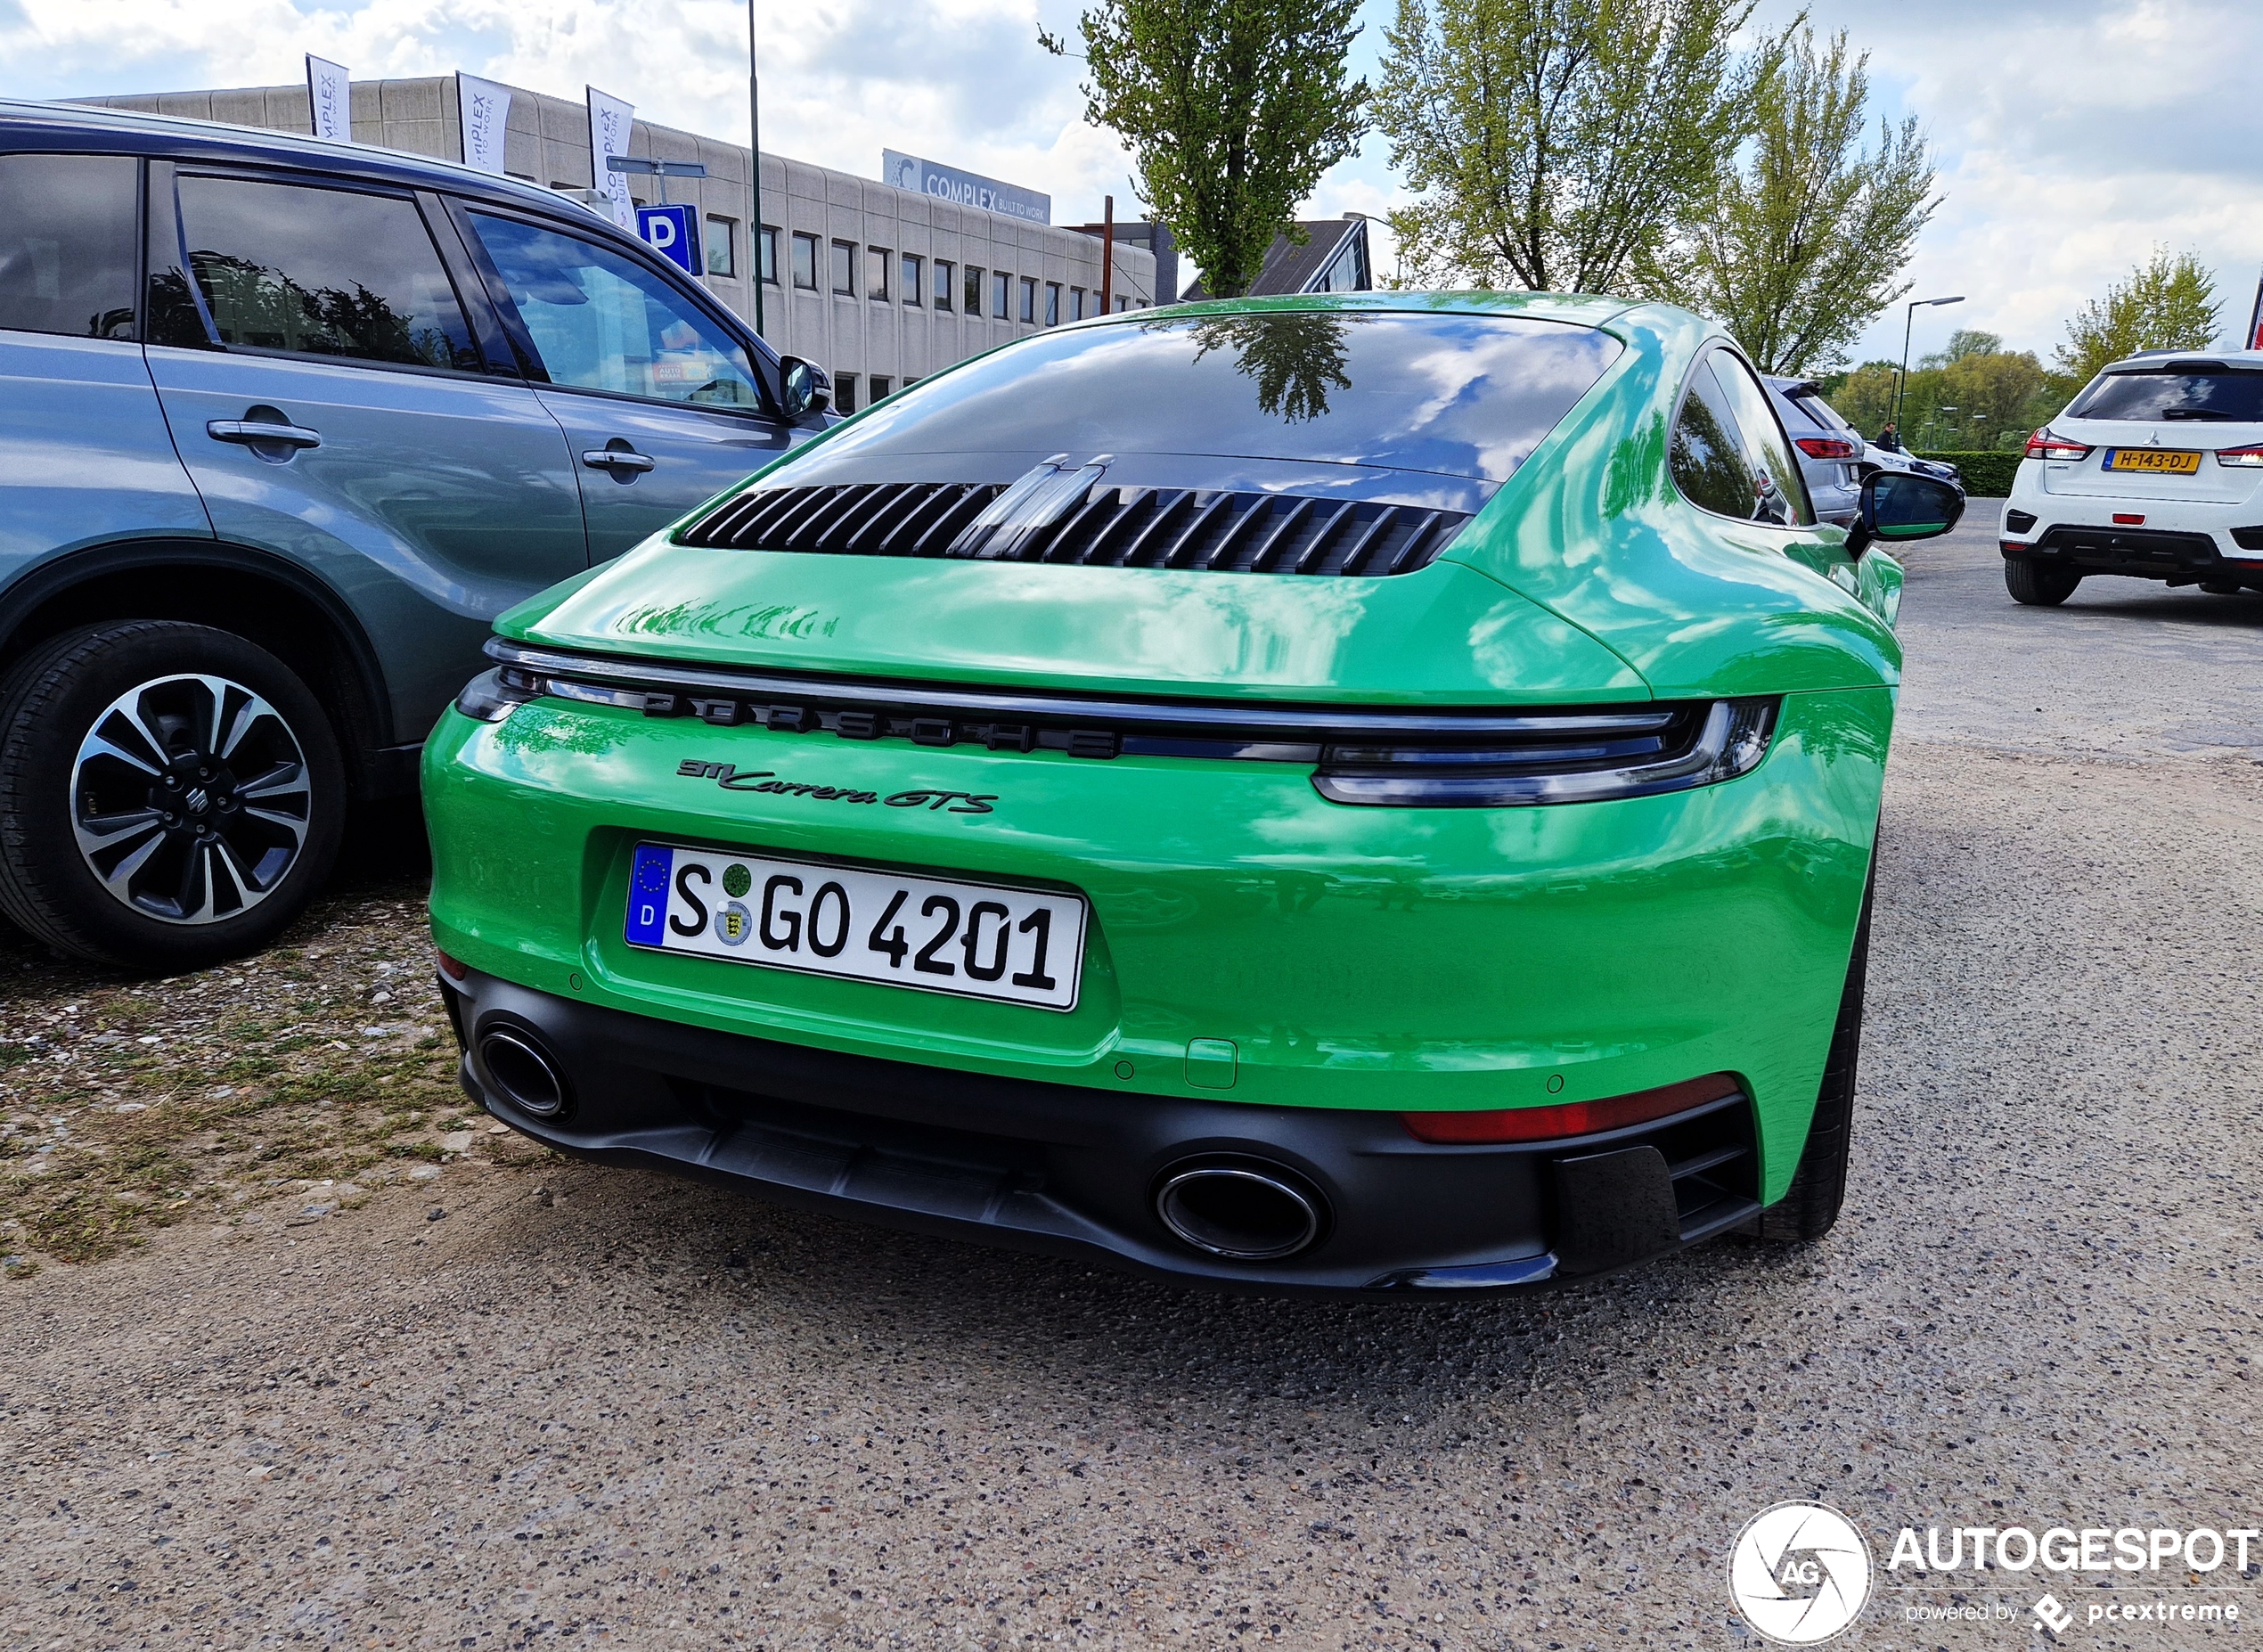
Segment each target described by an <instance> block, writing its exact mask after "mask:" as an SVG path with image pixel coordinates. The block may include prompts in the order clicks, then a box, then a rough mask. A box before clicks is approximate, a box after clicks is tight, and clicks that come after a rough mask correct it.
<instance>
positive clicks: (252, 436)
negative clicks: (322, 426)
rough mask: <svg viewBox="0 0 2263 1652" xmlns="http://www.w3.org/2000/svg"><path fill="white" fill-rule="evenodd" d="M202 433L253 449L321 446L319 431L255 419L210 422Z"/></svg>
mask: <svg viewBox="0 0 2263 1652" xmlns="http://www.w3.org/2000/svg"><path fill="white" fill-rule="evenodd" d="M204 433H205V434H206V435H207V436H208V437H210V438H212V439H213V440H214V441H216V442H236V443H239V444H241V446H246V447H256V446H260V445H261V444H263V443H267V442H273V443H274V445H275V446H278V447H320V446H322V445H323V438H322V432H321V431H319V430H310V429H307V428H306V426H305V425H303V424H268V423H266V421H263V420H258V419H213V420H208V421H206V423H205V427H204Z"/></svg>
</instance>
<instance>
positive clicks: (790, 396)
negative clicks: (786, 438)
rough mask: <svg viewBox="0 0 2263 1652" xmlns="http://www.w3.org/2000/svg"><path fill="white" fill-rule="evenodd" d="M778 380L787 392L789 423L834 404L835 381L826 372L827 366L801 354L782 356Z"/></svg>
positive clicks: (785, 393) (785, 394) (821, 411)
mask: <svg viewBox="0 0 2263 1652" xmlns="http://www.w3.org/2000/svg"><path fill="white" fill-rule="evenodd" d="M778 382H779V384H780V387H781V388H782V390H783V392H784V395H783V397H782V399H783V400H784V402H785V404H786V407H785V413H786V419H787V421H788V423H793V422H795V421H799V420H803V419H806V418H808V417H809V416H810V415H811V414H813V413H823V412H824V411H825V410H826V409H827V408H829V407H830V406H831V405H833V381H832V380H830V379H829V378H827V377H826V376H825V370H824V369H823V368H821V367H815V366H812V365H811V364H809V363H807V362H805V361H804V360H803V359H802V358H801V357H800V356H780V358H779V361H778Z"/></svg>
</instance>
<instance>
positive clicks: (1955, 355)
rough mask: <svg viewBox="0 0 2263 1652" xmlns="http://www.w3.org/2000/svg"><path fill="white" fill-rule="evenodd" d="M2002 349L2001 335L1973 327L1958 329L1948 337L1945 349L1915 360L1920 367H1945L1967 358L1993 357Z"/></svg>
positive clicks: (2002, 340) (2002, 337) (2002, 338)
mask: <svg viewBox="0 0 2263 1652" xmlns="http://www.w3.org/2000/svg"><path fill="white" fill-rule="evenodd" d="M2003 348H2004V336H2003V335H2002V334H2001V333H1995V332H1982V331H1980V330H1979V329H1978V328H1974V327H1959V328H1958V329H1957V331H1955V332H1952V333H1950V334H1949V335H1948V346H1947V347H1946V348H1942V349H1939V350H1935V351H1934V352H1933V353H1932V355H1930V356H1919V357H1918V358H1917V364H1918V365H1919V366H1920V367H1946V366H1948V364H1950V363H1951V362H1961V361H1963V360H1964V359H1965V357H1966V356H1994V355H1997V353H1999V352H2000V351H2001V350H2002V349H2003Z"/></svg>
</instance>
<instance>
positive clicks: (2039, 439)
mask: <svg viewBox="0 0 2263 1652" xmlns="http://www.w3.org/2000/svg"><path fill="white" fill-rule="evenodd" d="M2027 456H2028V457H2029V458H2030V459H2087V458H2088V457H2089V456H2090V450H2089V449H2088V448H2087V447H2085V446H2083V445H2082V444H2081V443H2080V442H2070V441H2069V440H2067V439H2066V438H2064V437H2063V436H2054V435H2052V434H2051V427H2050V426H2049V425H2045V426H2044V427H2043V428H2042V429H2039V430H2038V431H2037V432H2036V433H2035V434H2034V435H2032V436H2030V437H2029V438H2027Z"/></svg>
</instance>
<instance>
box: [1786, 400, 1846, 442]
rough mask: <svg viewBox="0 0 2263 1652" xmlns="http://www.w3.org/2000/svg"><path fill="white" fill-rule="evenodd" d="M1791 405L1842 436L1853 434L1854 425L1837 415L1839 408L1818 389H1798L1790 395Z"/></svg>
mask: <svg viewBox="0 0 2263 1652" xmlns="http://www.w3.org/2000/svg"><path fill="white" fill-rule="evenodd" d="M1792 405H1793V406H1794V407H1796V408H1798V409H1799V410H1800V411H1801V413H1805V414H1806V415H1807V416H1808V417H1809V418H1810V419H1812V420H1814V421H1815V422H1816V423H1817V424H1818V426H1820V427H1821V428H1822V429H1826V430H1834V431H1837V432H1838V433H1840V434H1841V435H1844V436H1851V435H1853V434H1854V427H1853V426H1852V425H1850V424H1849V423H1848V422H1847V421H1845V420H1844V419H1842V418H1840V417H1839V410H1838V409H1837V408H1835V407H1834V406H1832V405H1831V404H1830V403H1828V402H1826V401H1825V400H1824V399H1823V393H1822V392H1821V391H1820V390H1801V391H1800V392H1799V393H1798V394H1797V395H1795V396H1793V397H1792Z"/></svg>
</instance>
